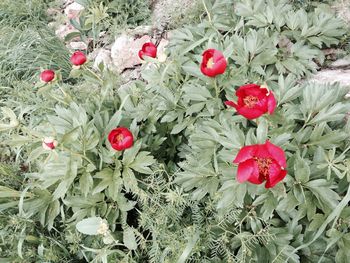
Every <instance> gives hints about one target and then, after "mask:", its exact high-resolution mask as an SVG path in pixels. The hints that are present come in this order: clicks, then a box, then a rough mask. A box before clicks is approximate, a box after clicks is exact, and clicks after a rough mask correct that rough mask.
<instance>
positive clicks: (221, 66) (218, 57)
mask: <svg viewBox="0 0 350 263" xmlns="http://www.w3.org/2000/svg"><path fill="white" fill-rule="evenodd" d="M202 56H203V58H202V63H201V67H200V69H201V72H202V73H203V74H204V75H206V76H208V77H215V76H216V75H219V74H222V73H224V72H225V70H226V67H227V62H226V59H225V57H224V56H223V54H222V53H221V52H220V51H219V50H216V49H207V50H205V51H204V52H203V54H202ZM210 58H213V61H214V65H213V67H212V68H208V67H207V63H208V60H209V59H210Z"/></svg>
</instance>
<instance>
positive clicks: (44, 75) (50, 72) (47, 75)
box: [40, 69, 55, 83]
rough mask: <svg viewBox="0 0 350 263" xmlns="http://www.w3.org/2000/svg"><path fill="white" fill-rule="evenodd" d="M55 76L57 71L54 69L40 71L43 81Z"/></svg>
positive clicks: (48, 80) (50, 79)
mask: <svg viewBox="0 0 350 263" xmlns="http://www.w3.org/2000/svg"><path fill="white" fill-rule="evenodd" d="M54 78H55V72H54V71H53V70H49V69H47V70H44V71H43V72H41V73H40V79H41V80H42V81H43V82H46V83H48V82H50V81H52V80H53V79H54Z"/></svg>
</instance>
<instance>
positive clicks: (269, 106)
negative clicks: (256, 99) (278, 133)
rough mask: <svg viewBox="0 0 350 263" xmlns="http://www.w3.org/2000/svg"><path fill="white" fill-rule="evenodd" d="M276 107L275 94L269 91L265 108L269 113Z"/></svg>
mask: <svg viewBox="0 0 350 263" xmlns="http://www.w3.org/2000/svg"><path fill="white" fill-rule="evenodd" d="M275 108H276V99H275V95H274V94H273V93H272V91H270V95H269V96H268V97H267V109H268V112H269V113H270V114H272V113H273V112H274V111H275Z"/></svg>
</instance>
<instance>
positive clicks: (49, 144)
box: [42, 137, 58, 151]
mask: <svg viewBox="0 0 350 263" xmlns="http://www.w3.org/2000/svg"><path fill="white" fill-rule="evenodd" d="M57 144H58V143H57V141H56V140H55V139H54V138H52V137H46V138H44V140H43V143H42V146H43V148H44V149H45V150H48V151H51V150H53V149H55V148H56V147H57Z"/></svg>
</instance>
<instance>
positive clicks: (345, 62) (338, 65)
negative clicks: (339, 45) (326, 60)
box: [330, 57, 350, 68]
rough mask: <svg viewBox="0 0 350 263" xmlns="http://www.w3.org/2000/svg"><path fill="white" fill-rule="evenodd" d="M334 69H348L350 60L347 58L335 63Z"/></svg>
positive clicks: (332, 65)
mask: <svg viewBox="0 0 350 263" xmlns="http://www.w3.org/2000/svg"><path fill="white" fill-rule="evenodd" d="M330 66H331V67H332V68H346V67H350V58H349V57H345V58H341V59H338V60H336V61H334V62H333V63H332V64H331V65H330Z"/></svg>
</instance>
